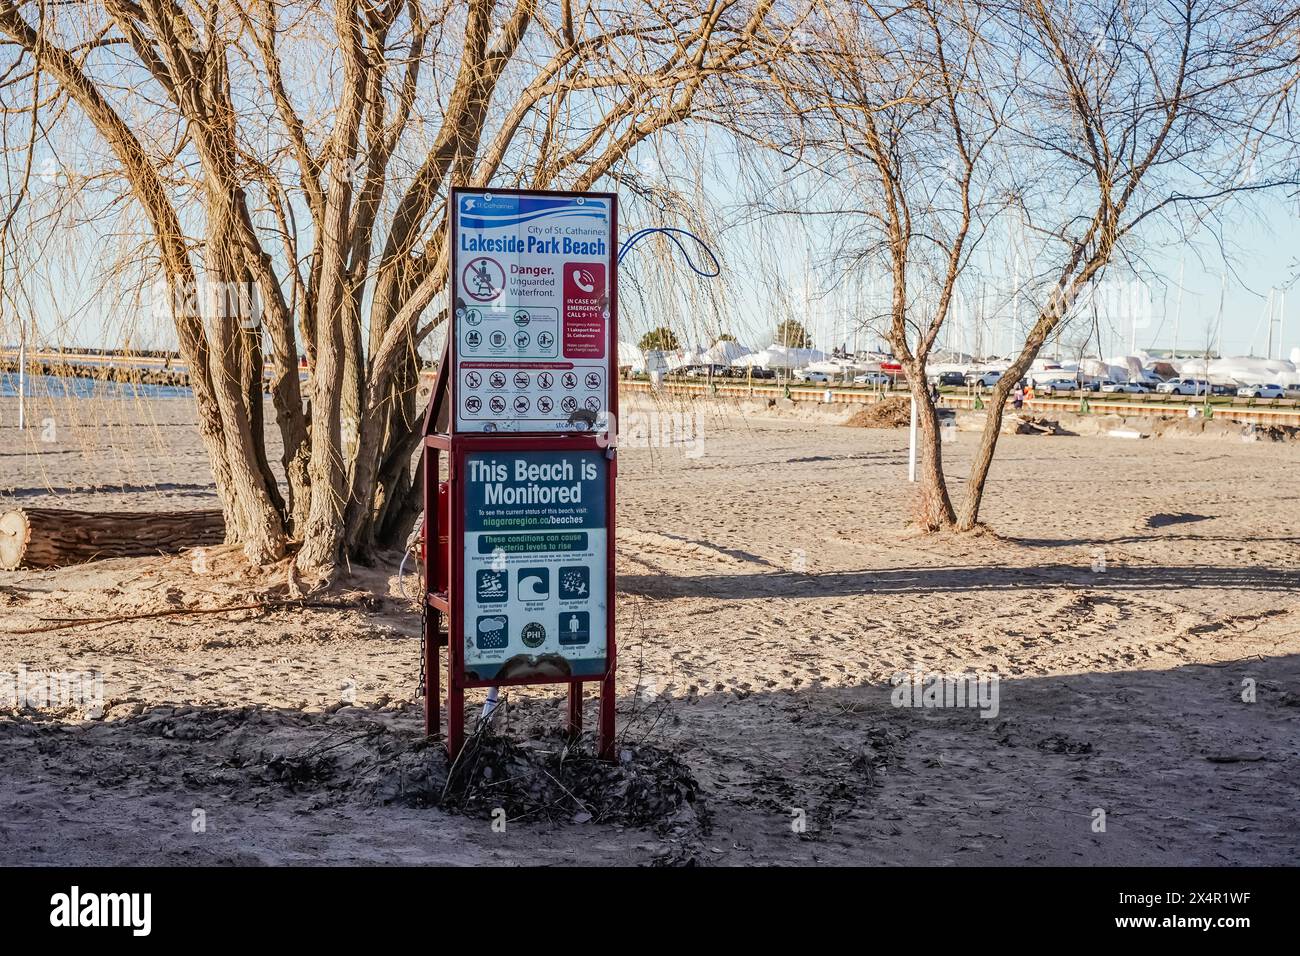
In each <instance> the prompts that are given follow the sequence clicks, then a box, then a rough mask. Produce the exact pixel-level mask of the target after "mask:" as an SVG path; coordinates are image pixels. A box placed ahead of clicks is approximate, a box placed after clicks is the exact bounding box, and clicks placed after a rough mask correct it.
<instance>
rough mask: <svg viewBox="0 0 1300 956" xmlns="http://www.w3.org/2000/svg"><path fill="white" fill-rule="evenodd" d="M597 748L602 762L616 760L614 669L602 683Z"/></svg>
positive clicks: (608, 672) (610, 670) (607, 672)
mask: <svg viewBox="0 0 1300 956" xmlns="http://www.w3.org/2000/svg"><path fill="white" fill-rule="evenodd" d="M596 746H597V748H598V749H599V751H600V756H601V759H602V760H613V759H614V668H613V667H611V668H610V669H609V670H608V671H606V672H605V676H604V677H603V678H602V679H601V682H600V733H599V735H598V737H597V741H596Z"/></svg>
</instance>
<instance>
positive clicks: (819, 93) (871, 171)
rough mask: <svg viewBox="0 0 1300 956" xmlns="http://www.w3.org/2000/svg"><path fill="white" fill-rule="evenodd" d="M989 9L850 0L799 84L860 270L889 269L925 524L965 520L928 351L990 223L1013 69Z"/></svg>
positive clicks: (847, 251) (882, 322)
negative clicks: (997, 46)
mask: <svg viewBox="0 0 1300 956" xmlns="http://www.w3.org/2000/svg"><path fill="white" fill-rule="evenodd" d="M987 32H991V31H990V30H989V17H988V16H987V15H986V14H985V13H984V12H983V10H982V8H981V6H980V5H979V4H975V3H969V4H963V3H939V2H932V0H917V2H914V3H909V4H900V5H891V4H861V5H860V4H844V5H842V6H839V7H837V8H836V9H835V11H834V14H833V15H831V16H828V17H827V18H826V20H825V27H824V29H823V30H822V31H820V32H819V33H818V35H817V40H816V49H815V52H814V53H813V54H812V57H811V59H812V66H811V68H810V69H809V70H808V71H807V72H806V73H805V74H804V76H803V81H802V82H801V83H799V84H798V85H799V87H800V88H801V89H802V91H803V92H804V93H805V95H807V94H813V95H812V96H810V102H812V103H814V104H816V105H815V107H814V108H812V109H810V110H809V111H808V112H807V113H806V114H805V116H806V120H807V122H806V126H805V136H804V140H803V144H804V145H805V146H806V147H810V148H811V149H812V150H813V154H814V155H815V156H816V159H815V160H814V162H815V163H816V165H817V167H818V172H819V173H821V174H824V175H825V176H827V177H828V178H832V179H833V182H832V184H831V185H830V187H829V191H830V192H833V193H834V195H835V201H836V202H838V203H839V204H840V205H841V206H843V207H847V208H844V209H843V212H842V214H841V216H840V227H839V230H838V236H837V241H838V244H839V245H840V247H841V250H842V251H841V256H840V258H841V261H846V262H847V265H848V268H849V269H851V270H866V271H868V272H871V273H875V274H879V275H883V276H884V277H886V279H885V283H884V286H885V288H886V290H887V299H888V304H887V306H886V307H885V310H884V312H883V314H880V315H872V316H869V317H864V321H865V322H866V323H867V324H868V325H869V326H870V327H871V328H872V330H873V331H876V332H878V333H879V334H880V335H881V336H882V337H883V338H884V339H886V341H888V342H889V345H890V348H891V349H892V350H893V353H894V356H895V357H896V358H897V359H898V361H899V362H900V363H901V364H902V366H903V369H904V371H905V373H906V375H907V381H908V386H909V390H910V392H911V395H912V399H913V401H915V402H916V405H917V411H918V423H919V426H920V463H921V467H920V470H919V480H920V506H919V512H918V515H917V519H918V523H919V524H920V525H921V526H923V527H925V528H927V529H931V530H933V529H937V528H942V527H950V526H951V525H952V524H953V523H954V521H955V518H956V516H955V514H954V511H953V507H952V502H951V498H950V496H949V493H948V488H947V485H946V483H945V480H944V472H943V454H942V445H941V443H940V429H939V423H938V415H937V411H936V408H935V403H934V401H933V399H932V397H931V394H930V391H929V388H928V387H927V381H926V363H927V362H928V360H929V357H930V354H931V352H932V350H933V349H934V346H935V342H936V341H937V340H938V337H939V333H940V331H941V330H942V329H943V327H944V325H945V323H946V322H947V321H948V320H949V318H950V316H951V315H952V313H953V312H954V310H955V309H956V308H957V307H958V303H959V300H960V292H961V290H960V287H959V283H960V280H961V278H962V276H963V274H964V273H965V272H966V271H967V268H968V266H969V265H970V263H971V258H972V254H973V252H974V251H975V249H976V247H977V246H978V244H979V241H980V238H981V237H982V235H983V234H984V229H985V227H986V226H987V224H988V223H989V222H990V221H992V220H993V218H994V217H995V216H996V215H997V213H998V211H999V209H1000V208H1001V207H1002V206H1005V201H1004V200H1002V199H1001V198H1000V197H999V196H998V195H997V194H996V193H995V192H994V191H993V190H992V188H991V186H992V182H991V177H990V173H989V171H988V168H987V166H988V162H989V152H990V150H989V148H990V145H991V144H992V143H993V142H994V140H995V138H996V137H997V136H998V135H999V132H1000V130H1001V127H1002V124H1003V118H1002V117H1001V115H1000V114H999V105H998V96H999V95H1000V93H1001V90H1000V87H1001V84H1000V81H999V79H998V78H997V76H996V75H995V71H996V66H997V64H996V59H995V57H994V55H993V54H992V53H991V52H990V50H989V46H990V42H991V38H989V37H987V36H985V34H986V33H987Z"/></svg>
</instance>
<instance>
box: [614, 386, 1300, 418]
mask: <svg viewBox="0 0 1300 956" xmlns="http://www.w3.org/2000/svg"><path fill="white" fill-rule="evenodd" d="M619 390H620V391H624V392H639V393H647V394H648V393H651V392H653V391H654V388H653V387H652V386H651V384H650V383H649V382H646V381H638V380H636V379H630V380H629V379H625V380H623V381H621V382H620V383H619ZM661 391H662V392H665V393H667V394H670V395H671V394H679V395H703V396H706V397H707V396H715V397H718V398H737V399H745V398H787V397H788V398H790V399H792V400H794V401H815V402H818V403H820V404H826V403H827V401H828V398H829V403H830V404H845V405H870V404H872V403H874V402H878V401H881V400H882V399H885V398H893V397H898V398H906V397H907V395H908V393H907V391H906V390H895V391H882V390H876V389H871V388H861V387H853V386H845V385H833V384H817V385H811V384H804V383H796V382H791V383H789V384H782V383H770V382H769V383H764V384H762V385H759V384H757V383H755V384H753V385H750V384H748V383H731V382H727V381H726V380H720V381H714V382H687V381H681V380H670V381H666V382H664V384H663V387H662V389H661ZM828 392H829V396H828V395H827V393H828ZM1102 395H1106V396H1107V397H1104V398H1103V397H1101V396H1102ZM987 396H988V393H987V392H982V393H977V392H974V391H968V392H943V393H942V394H941V399H940V403H941V404H942V405H944V406H946V407H948V408H962V409H970V410H976V408H977V405H978V404H979V403H980V402H987V400H988V398H987ZM1084 398H1087V401H1088V409H1087V411H1088V412H1091V413H1092V414H1099V415H1108V414H1115V415H1128V416H1133V415H1141V416H1147V417H1178V416H1183V415H1186V414H1187V408H1188V407H1189V406H1196V407H1198V408H1199V407H1201V406H1203V405H1204V404H1205V398H1204V396H1192V395H1163V396H1161V397H1160V398H1152V397H1151V396H1145V395H1144V396H1134V397H1133V398H1131V399H1125V398H1112V397H1109V393H1097V392H1085V393H1083V395H1081V396H1073V397H1071V398H1056V397H1053V398H1043V397H1037V396H1035V397H1034V398H1032V399H1030V400H1029V401H1027V402H1025V407H1026V408H1028V409H1032V410H1035V411H1051V410H1057V411H1067V412H1079V411H1081V408H1082V404H1083V399H1084ZM977 399H978V402H977ZM1261 402H1267V403H1268V404H1267V405H1262V404H1260V403H1261ZM1210 408H1211V409H1212V416H1213V417H1214V418H1218V419H1226V420H1227V421H1234V422H1241V423H1242V424H1257V425H1296V426H1300V403H1297V402H1296V400H1294V399H1285V398H1276V399H1232V400H1230V401H1228V402H1224V401H1222V400H1220V401H1217V402H1216V401H1214V399H1213V398H1212V399H1211V401H1210Z"/></svg>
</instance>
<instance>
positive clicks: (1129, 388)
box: [1101, 381, 1151, 395]
mask: <svg viewBox="0 0 1300 956" xmlns="http://www.w3.org/2000/svg"><path fill="white" fill-rule="evenodd" d="M1101 390H1102V391H1103V392H1126V393H1128V394H1129V395H1145V394H1147V393H1148V392H1149V391H1151V389H1149V388H1147V386H1145V385H1143V384H1142V383H1141V382H1111V381H1105V382H1102V383H1101Z"/></svg>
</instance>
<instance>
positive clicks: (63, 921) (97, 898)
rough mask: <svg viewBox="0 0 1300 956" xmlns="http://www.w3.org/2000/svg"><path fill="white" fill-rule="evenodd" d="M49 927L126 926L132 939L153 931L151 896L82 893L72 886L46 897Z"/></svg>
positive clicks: (140, 894) (79, 889)
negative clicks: (67, 889)
mask: <svg viewBox="0 0 1300 956" xmlns="http://www.w3.org/2000/svg"><path fill="white" fill-rule="evenodd" d="M50 907H51V909H50V925H51V926H59V927H80V926H117V927H129V928H130V930H131V934H132V935H133V936H148V935H149V932H150V930H151V929H152V928H153V894H152V893H83V892H81V888H80V887H77V886H74V887H73V888H72V890H71V891H70V892H68V893H55V894H54V895H53V896H51V897H50Z"/></svg>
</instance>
